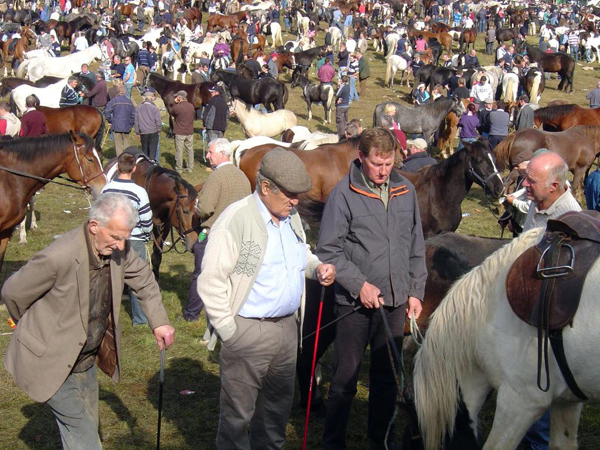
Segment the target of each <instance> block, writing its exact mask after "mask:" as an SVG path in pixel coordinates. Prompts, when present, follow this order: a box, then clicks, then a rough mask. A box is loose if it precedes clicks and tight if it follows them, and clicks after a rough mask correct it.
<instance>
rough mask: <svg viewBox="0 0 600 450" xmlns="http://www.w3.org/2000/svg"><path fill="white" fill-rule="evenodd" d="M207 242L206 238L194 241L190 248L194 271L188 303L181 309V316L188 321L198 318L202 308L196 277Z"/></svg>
mask: <svg viewBox="0 0 600 450" xmlns="http://www.w3.org/2000/svg"><path fill="white" fill-rule="evenodd" d="M207 242H208V239H204V240H203V241H202V242H199V241H196V242H195V243H194V247H193V248H192V252H193V253H194V273H193V274H192V284H191V285H190V293H189V299H188V304H187V305H186V307H185V308H184V310H183V317H184V318H185V319H186V320H190V321H191V320H198V318H199V317H200V313H201V312H202V310H203V309H204V302H203V301H202V299H201V298H200V295H199V294H198V277H199V276H200V273H201V272H202V268H201V266H202V258H204V251H205V250H206V243H207Z"/></svg>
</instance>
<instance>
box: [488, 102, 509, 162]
mask: <svg viewBox="0 0 600 450" xmlns="http://www.w3.org/2000/svg"><path fill="white" fill-rule="evenodd" d="M489 120H490V135H489V139H488V141H489V143H490V150H492V151H494V149H495V148H496V146H497V145H498V144H499V143H500V142H501V141H502V140H503V139H504V138H505V137H506V136H508V122H509V121H510V116H509V114H508V113H507V112H506V111H504V103H503V102H498V106H497V108H496V109H494V110H493V111H492V112H491V113H490V116H489Z"/></svg>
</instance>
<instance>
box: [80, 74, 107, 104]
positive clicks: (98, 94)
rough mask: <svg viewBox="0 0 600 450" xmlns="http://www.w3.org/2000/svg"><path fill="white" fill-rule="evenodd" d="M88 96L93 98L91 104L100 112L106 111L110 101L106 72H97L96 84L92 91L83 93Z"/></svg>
mask: <svg viewBox="0 0 600 450" xmlns="http://www.w3.org/2000/svg"><path fill="white" fill-rule="evenodd" d="M83 96H84V97H86V98H91V99H92V103H91V105H92V106H93V107H94V108H96V109H98V110H99V111H100V112H102V111H104V108H105V107H106V104H107V103H108V86H107V85H106V80H105V79H104V73H103V72H101V71H99V72H98V73H96V84H95V85H94V87H93V88H92V90H91V91H89V92H85V93H84V94H83Z"/></svg>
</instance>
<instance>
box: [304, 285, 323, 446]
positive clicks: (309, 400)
mask: <svg viewBox="0 0 600 450" xmlns="http://www.w3.org/2000/svg"><path fill="white" fill-rule="evenodd" d="M324 299H325V286H321V298H320V300H319V317H318V319H317V332H316V336H315V351H314V352H313V363H312V369H311V371H310V384H309V385H308V405H307V407H306V422H305V424H304V440H303V441H302V450H306V438H307V437H308V419H309V418H310V403H311V400H312V390H313V381H314V379H315V366H316V365H317V348H318V344H319V331H320V329H319V328H320V327H321V315H322V314H323V301H324Z"/></svg>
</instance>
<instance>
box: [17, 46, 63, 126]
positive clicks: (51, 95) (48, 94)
mask: <svg viewBox="0 0 600 450" xmlns="http://www.w3.org/2000/svg"><path fill="white" fill-rule="evenodd" d="M53 59H57V58H53ZM67 81H69V77H67V78H65V79H63V80H61V81H59V82H58V83H54V84H51V85H50V86H47V87H45V88H36V87H33V86H27V85H26V84H23V85H21V86H18V87H16V88H14V89H13V90H12V91H11V92H10V98H11V102H14V104H15V105H16V106H17V114H18V115H19V116H22V115H23V113H24V112H25V110H26V109H27V106H26V105H25V99H26V98H27V97H28V96H29V95H31V94H35V95H36V96H37V98H39V99H40V106H49V107H50V108H59V104H58V102H59V101H60V93H61V91H62V90H63V88H64V87H65V85H66V84H67Z"/></svg>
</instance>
